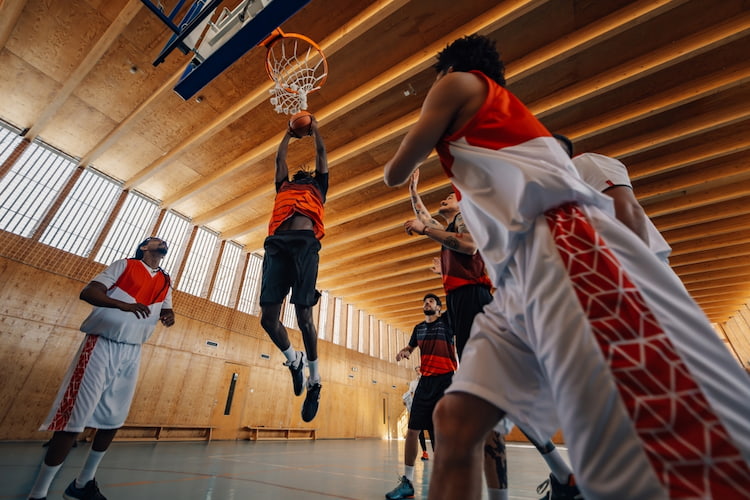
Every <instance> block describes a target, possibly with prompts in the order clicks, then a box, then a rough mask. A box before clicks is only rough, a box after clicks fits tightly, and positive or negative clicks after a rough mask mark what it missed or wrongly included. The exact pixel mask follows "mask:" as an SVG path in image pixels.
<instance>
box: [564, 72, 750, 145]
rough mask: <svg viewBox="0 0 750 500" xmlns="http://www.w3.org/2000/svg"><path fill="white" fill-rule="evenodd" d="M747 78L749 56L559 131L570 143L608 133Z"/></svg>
mask: <svg viewBox="0 0 750 500" xmlns="http://www.w3.org/2000/svg"><path fill="white" fill-rule="evenodd" d="M748 81H750V60H747V59H746V60H744V61H743V62H741V63H739V64H736V65H734V66H732V67H731V68H729V69H722V70H720V71H716V72H713V73H710V74H707V75H703V76H700V77H698V78H696V79H691V80H690V81H688V82H684V83H682V84H681V85H678V86H676V87H672V88H669V89H665V90H664V91H663V92H660V93H658V94H655V95H652V96H649V97H647V98H644V99H642V100H640V101H636V102H628V103H625V104H626V105H624V106H622V107H620V108H617V109H615V110H612V111H609V112H605V113H602V114H601V115H597V116H596V117H594V118H591V119H589V120H585V121H581V122H576V123H575V124H573V125H571V126H570V127H567V128H565V129H564V130H561V131H560V133H562V134H565V135H566V136H568V137H569V138H570V139H571V140H572V141H573V142H574V143H575V142H576V141H580V140H584V139H590V138H592V137H595V136H597V135H600V134H604V133H608V132H611V131H613V130H615V129H616V128H618V127H622V126H625V125H631V124H634V123H638V122H641V121H643V120H648V119H649V118H651V117H652V116H655V115H657V114H659V113H664V112H665V111H668V110H671V109H675V108H678V107H680V106H684V105H686V104H689V103H691V102H694V101H697V100H699V99H704V98H706V97H710V96H712V95H715V94H718V93H721V92H724V91H726V90H728V89H731V88H734V87H737V86H739V85H744V84H745V83H747V82H748Z"/></svg>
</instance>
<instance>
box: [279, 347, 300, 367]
mask: <svg viewBox="0 0 750 500" xmlns="http://www.w3.org/2000/svg"><path fill="white" fill-rule="evenodd" d="M282 354H284V357H285V358H286V360H287V361H289V363H295V364H296V361H297V351H295V350H294V347H292V346H291V344H290V345H289V349H287V350H286V351H282Z"/></svg>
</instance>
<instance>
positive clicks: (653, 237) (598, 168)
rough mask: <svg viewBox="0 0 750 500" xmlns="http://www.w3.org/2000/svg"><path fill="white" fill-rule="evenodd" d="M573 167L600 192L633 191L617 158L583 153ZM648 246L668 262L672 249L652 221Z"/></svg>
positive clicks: (649, 228)
mask: <svg viewBox="0 0 750 500" xmlns="http://www.w3.org/2000/svg"><path fill="white" fill-rule="evenodd" d="M573 166H574V167H575V168H576V170H578V173H579V174H580V175H581V178H582V179H583V180H584V181H585V182H586V183H587V184H590V185H591V186H593V187H594V188H595V189H597V190H599V191H602V192H604V191H606V190H607V189H609V188H611V187H615V186H627V187H629V188H630V189H633V184H632V182H630V177H629V176H628V169H627V167H625V165H624V164H623V163H622V162H621V161H620V160H617V159H615V158H611V157H609V156H604V155H600V154H598V153H583V154H581V155H578V156H576V157H574V158H573ZM646 231H648V246H649V248H650V249H651V250H652V251H653V252H654V253H655V254H656V256H657V257H659V258H660V259H662V260H663V261H665V262H667V260H668V258H669V254H670V253H672V247H670V246H669V243H667V240H665V239H664V237H663V236H662V235H661V233H660V232H659V230H658V229H656V226H654V223H653V222H651V219H648V220H647V224H646Z"/></svg>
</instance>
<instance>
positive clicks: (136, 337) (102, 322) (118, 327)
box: [81, 259, 172, 344]
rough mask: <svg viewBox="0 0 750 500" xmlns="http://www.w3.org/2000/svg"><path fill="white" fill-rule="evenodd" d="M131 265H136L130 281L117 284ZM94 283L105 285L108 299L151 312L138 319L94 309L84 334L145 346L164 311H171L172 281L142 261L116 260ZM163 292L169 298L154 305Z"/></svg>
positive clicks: (123, 312)
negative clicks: (139, 304) (146, 308)
mask: <svg viewBox="0 0 750 500" xmlns="http://www.w3.org/2000/svg"><path fill="white" fill-rule="evenodd" d="M129 262H130V263H131V265H132V266H133V268H132V269H131V274H132V277H131V279H130V280H128V281H127V282H126V283H125V284H122V283H118V280H120V279H121V277H122V276H123V274H124V273H125V272H126V270H127V269H128V263H129ZM141 267H142V268H143V269H141ZM92 281H96V282H98V283H101V284H103V285H104V286H106V287H107V295H108V296H109V297H112V298H113V299H117V300H121V301H123V302H127V303H129V304H132V303H136V302H140V303H142V304H144V305H147V306H148V307H149V309H150V310H151V313H150V314H149V316H148V317H147V318H139V317H137V316H136V315H135V314H134V313H132V312H129V311H121V310H119V309H115V308H111V307H98V306H94V309H93V311H91V314H89V315H88V317H87V318H86V319H85V320H84V321H83V323H82V324H81V331H82V332H85V333H88V334H91V335H100V336H102V337H106V338H108V339H110V340H114V341H116V342H125V343H128V344H143V343H144V342H146V341H147V340H148V339H149V337H151V334H152V333H153V332H154V328H155V327H156V324H157V323H158V321H159V315H160V313H161V310H162V308H164V309H171V308H172V289H171V287H170V285H169V280H168V279H167V278H166V277H165V276H164V275H163V273H162V272H161V271H159V270H154V269H152V268H150V267H149V266H147V265H146V264H145V263H144V262H143V261H141V260H134V259H121V260H117V261H115V262H113V263H112V264H110V265H109V266H108V267H107V268H106V269H104V270H103V271H102V272H101V273H99V274H98V275H96V276H95V277H94V278H93V279H92ZM162 288H163V289H162ZM164 292H166V295H164V298H163V300H159V301H158V302H152V301H153V300H155V299H153V297H157V299H156V300H158V298H160V297H161V296H162V295H163V294H164Z"/></svg>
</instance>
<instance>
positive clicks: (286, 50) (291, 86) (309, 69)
mask: <svg viewBox="0 0 750 500" xmlns="http://www.w3.org/2000/svg"><path fill="white" fill-rule="evenodd" d="M266 61H267V67H268V72H269V76H271V78H272V79H273V81H274V83H275V85H274V87H273V89H271V90H270V93H271V104H272V105H273V107H274V110H275V111H276V112H277V113H285V114H289V115H291V114H294V113H297V112H298V111H300V110H303V109H307V95H308V94H310V93H311V92H315V91H316V90H318V89H320V87H321V85H323V82H324V81H325V78H326V76H328V66H327V64H326V60H325V57H324V56H323V53H322V52H321V51H320V49H319V48H317V47H316V46H314V45H312V44H311V43H309V42H308V41H307V40H305V39H303V38H297V37H295V36H289V35H287V36H284V37H282V38H279V39H278V40H277V41H276V42H274V43H273V44H272V45H271V46H270V47H269V48H268V55H267V58H266Z"/></svg>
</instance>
